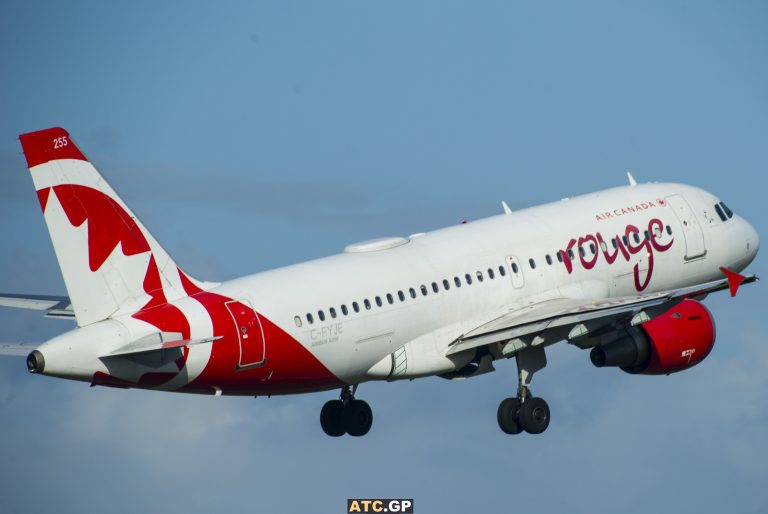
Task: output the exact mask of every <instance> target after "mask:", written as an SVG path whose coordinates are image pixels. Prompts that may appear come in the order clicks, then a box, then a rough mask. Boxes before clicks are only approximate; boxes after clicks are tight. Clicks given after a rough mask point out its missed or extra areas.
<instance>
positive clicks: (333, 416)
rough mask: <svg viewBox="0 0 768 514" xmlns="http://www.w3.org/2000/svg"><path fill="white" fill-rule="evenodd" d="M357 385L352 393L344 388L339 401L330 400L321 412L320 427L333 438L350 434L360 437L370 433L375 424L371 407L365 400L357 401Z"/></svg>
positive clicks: (346, 387)
mask: <svg viewBox="0 0 768 514" xmlns="http://www.w3.org/2000/svg"><path fill="white" fill-rule="evenodd" d="M356 391H357V385H355V386H353V388H352V390H351V391H350V389H349V386H344V387H343V388H342V390H341V394H340V395H339V399H338V400H330V401H329V402H326V404H325V405H323V409H322V410H321V411H320V426H322V427H323V432H325V433H326V434H328V435H329V436H331V437H340V436H342V435H344V434H349V435H351V436H354V437H360V436H363V435H365V434H367V433H368V431H369V430H370V429H371V425H372V424H373V412H372V411H371V407H370V406H369V405H368V404H367V403H366V402H364V401H363V400H356V399H355V392H356Z"/></svg>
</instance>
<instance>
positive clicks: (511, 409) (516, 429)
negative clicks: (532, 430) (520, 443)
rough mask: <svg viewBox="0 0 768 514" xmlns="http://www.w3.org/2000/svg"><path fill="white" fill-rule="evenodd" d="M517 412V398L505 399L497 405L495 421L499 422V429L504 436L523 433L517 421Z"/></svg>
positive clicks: (518, 405)
mask: <svg viewBox="0 0 768 514" xmlns="http://www.w3.org/2000/svg"><path fill="white" fill-rule="evenodd" d="M518 410H520V400H518V399H517V398H506V399H504V400H502V402H501V403H500V404H499V410H498V411H497V413H496V420H497V421H498V422H499V428H501V430H502V432H504V433H505V434H510V435H515V434H519V433H520V432H522V431H523V428H522V427H521V426H520V423H518V421H517V411H518Z"/></svg>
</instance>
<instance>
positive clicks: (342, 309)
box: [341, 303, 349, 316]
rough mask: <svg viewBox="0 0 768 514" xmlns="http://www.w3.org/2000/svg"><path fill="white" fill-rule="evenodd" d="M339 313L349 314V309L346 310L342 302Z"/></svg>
mask: <svg viewBox="0 0 768 514" xmlns="http://www.w3.org/2000/svg"><path fill="white" fill-rule="evenodd" d="M341 313H342V314H343V315H345V316H346V315H347V314H349V311H348V310H347V306H346V305H344V304H343V303H342V304H341Z"/></svg>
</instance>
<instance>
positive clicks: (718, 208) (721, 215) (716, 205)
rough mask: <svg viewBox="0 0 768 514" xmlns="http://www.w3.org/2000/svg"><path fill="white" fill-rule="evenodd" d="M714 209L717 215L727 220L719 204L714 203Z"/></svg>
mask: <svg viewBox="0 0 768 514" xmlns="http://www.w3.org/2000/svg"><path fill="white" fill-rule="evenodd" d="M715 211H717V215H718V216H720V219H721V220H723V221H728V218H726V217H725V213H724V212H723V208H722V207H720V204H715Z"/></svg>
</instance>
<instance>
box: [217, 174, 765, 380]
mask: <svg viewBox="0 0 768 514" xmlns="http://www.w3.org/2000/svg"><path fill="white" fill-rule="evenodd" d="M672 195H680V196H682V197H683V198H684V199H685V200H686V201H687V203H688V204H689V205H690V207H691V216H692V217H693V219H692V220H686V219H682V220H681V217H679V216H678V215H676V213H675V212H674V209H673V207H672V206H671V205H669V204H668V203H667V202H666V201H665V199H666V198H668V197H669V196H672ZM659 200H662V202H661V203H665V204H666V205H660V202H659ZM718 201H719V200H718V199H717V198H716V197H714V196H713V195H711V194H709V193H707V192H705V191H703V190H700V189H697V188H693V187H689V186H684V185H678V184H647V185H637V186H634V187H620V188H615V189H610V190H606V191H601V192H597V193H593V194H588V195H584V196H579V197H575V198H571V199H565V200H561V201H559V202H554V203H550V204H546V205H542V206H538V207H533V208H529V209H524V210H521V211H517V212H513V213H511V214H508V215H499V216H494V217H491V218H486V219H482V220H478V221H474V222H471V223H466V224H462V225H458V226H453V227H449V228H445V229H441V230H436V231H433V232H429V233H426V234H423V235H417V236H412V237H411V238H410V239H409V240H408V242H407V243H405V244H400V245H399V246H396V247H394V248H389V249H384V250H378V251H370V252H351V253H350V252H347V253H343V254H338V255H333V256H330V257H327V258H322V259H318V260H313V261H309V262H305V263H302V264H298V265H294V266H289V267H285V268H280V269H276V270H273V271H267V272H264V273H258V274H255V275H251V276H247V277H243V278H240V279H237V280H233V281H230V282H227V283H225V284H222V285H221V286H220V288H221V290H222V291H224V292H225V293H226V294H227V295H228V296H231V297H233V298H246V299H248V300H250V301H251V303H252V304H253V306H254V307H255V309H256V310H257V311H258V312H260V313H263V314H264V315H266V316H267V317H268V318H270V319H271V320H272V321H273V322H275V323H277V324H279V325H280V326H281V327H282V328H283V329H284V330H286V331H288V332H289V333H290V334H291V335H292V336H294V337H295V338H296V339H297V340H299V341H300V342H301V343H302V344H303V345H305V346H306V347H307V348H308V349H309V350H310V351H311V352H312V353H313V354H314V355H315V356H316V357H317V358H318V359H319V360H320V361H321V362H323V363H324V364H325V365H326V366H327V367H328V368H329V369H331V370H332V371H333V372H334V374H336V375H337V376H338V377H340V378H342V379H343V380H344V381H346V382H348V383H359V382H362V381H365V380H367V379H369V378H371V377H370V376H369V375H368V374H367V372H368V370H369V369H370V368H371V367H372V366H373V365H374V364H376V363H377V362H379V361H380V360H381V359H382V358H383V357H385V356H387V355H388V354H390V353H392V352H393V351H395V350H396V349H398V348H400V347H403V346H404V345H406V344H408V343H411V344H416V345H421V346H422V347H423V348H422V349H420V351H423V352H434V354H435V355H443V354H444V353H445V350H446V348H447V346H448V344H449V343H451V342H453V341H454V340H455V339H456V338H458V337H459V336H461V335H462V334H464V333H466V332H468V331H470V330H472V329H474V328H475V327H477V326H479V325H481V324H483V323H485V322H488V321H490V320H492V319H494V318H497V317H498V316H500V315H501V314H504V313H506V312H508V311H510V310H515V309H518V308H521V307H523V306H525V305H527V304H531V303H534V302H536V301H539V300H542V299H546V298H556V297H563V296H565V297H573V298H585V299H595V300H597V299H604V298H607V297H619V296H628V295H633V294H637V293H638V291H637V289H636V287H635V282H634V267H635V266H636V265H639V269H640V270H641V279H645V277H646V276H647V273H648V272H647V269H648V259H649V255H648V254H647V252H645V251H643V252H639V253H637V254H634V255H631V257H630V259H629V260H626V259H624V258H623V257H622V255H621V254H619V255H618V258H617V259H616V260H615V262H614V263H613V264H611V265H609V264H608V263H607V262H606V259H605V258H603V256H602V254H601V249H600V248H597V249H596V250H597V259H596V261H597V262H596V264H595V266H594V267H593V268H592V269H589V270H587V269H584V267H583V266H582V265H581V264H580V262H579V255H578V253H576V255H575V259H574V261H573V271H572V273H568V271H567V269H566V266H565V265H564V264H563V263H561V262H559V261H558V259H557V256H556V255H557V253H558V251H559V250H565V249H566V247H567V245H568V243H569V241H570V240H571V239H572V238H576V239H578V238H579V237H582V236H585V235H588V234H596V233H597V232H600V233H601V234H602V236H603V238H604V239H605V241H606V242H607V243H608V245H609V250H610V251H611V252H613V251H614V249H613V248H612V246H611V243H610V240H611V238H615V237H617V235H618V236H623V235H624V234H625V231H626V227H627V226H628V225H631V224H632V225H635V226H637V227H638V228H639V229H640V237H643V231H645V230H646V229H647V227H648V223H649V220H651V219H653V218H657V219H660V220H661V221H662V223H663V225H664V227H665V228H664V233H663V235H662V237H661V238H660V239H659V240H660V242H661V243H668V242H670V241H673V244H672V246H671V247H670V248H669V249H668V250H667V251H665V252H655V254H654V255H653V259H654V261H655V262H654V265H653V268H652V276H651V277H650V281H649V282H648V285H647V287H646V288H645V289H644V292H654V291H660V290H668V289H673V288H677V287H684V286H688V285H693V284H697V283H703V282H707V281H711V280H715V279H716V278H718V277H720V276H721V273H720V271H719V266H728V267H730V268H732V269H734V270H736V271H740V270H741V269H743V268H744V267H746V265H747V264H748V263H749V262H750V261H751V260H752V258H753V257H754V255H755V253H756V251H757V246H758V239H757V235H756V233H755V231H754V229H752V227H751V226H750V225H749V224H748V223H747V222H746V221H744V220H743V219H741V218H739V217H738V216H734V217H733V219H731V220H728V221H727V222H723V221H721V220H720V219H719V218H718V217H717V215H716V213H715V204H716V203H717V202H718ZM636 206H640V208H639V209H638V208H637V207H636ZM644 206H647V208H643V207H644ZM632 210H634V211H635V212H632ZM684 222H685V223H694V222H695V223H698V224H699V226H700V230H699V233H700V234H701V237H702V241H701V242H700V243H697V244H703V247H704V251H705V253H704V254H702V255H700V256H696V257H694V258H691V259H687V258H686V247H687V245H686V239H691V238H693V237H696V236H695V235H693V236H692V235H687V234H688V231H687V228H686V227H685V226H684V225H683V223H684ZM666 226H669V227H670V229H671V232H672V233H671V235H670V234H668V233H667V232H666ZM694 230H696V229H694ZM630 243H631V244H635V243H634V242H633V241H630ZM692 244H693V243H692V242H689V243H688V246H689V247H690V246H692ZM585 246H587V248H585V253H586V257H587V258H589V259H592V258H593V257H594V256H593V255H592V254H591V249H590V248H588V245H585ZM573 250H574V251H575V252H578V250H577V246H576V247H573ZM547 255H549V256H550V259H551V262H552V263H551V264H548V261H547ZM529 259H533V260H534V263H535V268H532V267H531V264H530V261H529ZM512 263H514V264H515V265H516V267H517V270H518V271H517V273H515V272H514V271H513V269H512ZM499 267H502V269H503V270H504V276H502V275H501V273H500V271H499ZM489 269H490V270H492V271H493V275H494V278H493V279H491V278H490V277H489V273H488V270H489ZM478 272H480V273H481V274H482V277H483V280H482V282H480V281H479V280H478V275H477V274H478ZM466 275H469V276H470V277H471V278H472V283H471V285H470V284H467V281H466ZM456 278H458V279H459V281H460V284H461V286H460V287H456V282H455V279H456ZM444 280H447V281H448V285H449V287H450V289H448V290H446V289H445V287H444V283H443V282H444ZM433 283H435V284H436V285H437V288H438V292H437V293H435V292H434V290H433V286H432V284H433ZM422 286H424V287H426V291H427V294H426V295H424V294H423V293H422ZM411 289H413V290H414V291H415V292H416V298H412V297H411V294H410V290H411ZM399 291H402V292H403V293H404V294H405V301H401V300H400V298H399V297H398V292H399ZM387 294H390V295H392V297H393V300H394V303H392V304H390V302H389V301H388V300H387ZM377 297H379V298H380V299H381V302H382V306H378V305H377V303H376V298H377ZM366 301H368V302H369V304H370V306H371V307H370V309H367V308H366V307H365V302H366ZM353 302H356V303H357V304H358V305H359V308H360V312H354V310H353V308H352V305H353ZM342 305H344V306H345V307H346V309H347V311H348V314H347V315H344V314H343V313H342V311H341V306H342ZM331 308H333V309H334V310H335V313H336V317H335V318H334V317H332V316H331V314H330V309H331ZM318 311H323V315H324V316H325V320H324V321H321V320H320V319H319V313H318ZM307 314H311V316H312V318H313V323H311V324H310V323H309V321H308V318H307ZM296 317H298V319H299V320H300V321H301V326H300V327H299V326H296V322H295V318H296ZM267 344H268V342H267ZM434 362H435V363H436V364H439V360H437V361H434ZM447 364H448V363H447V362H446V365H447ZM444 371H447V369H429V368H427V369H424V370H422V372H421V373H416V374H417V375H430V374H434V373H437V372H444ZM408 376H411V374H410V373H409V374H408Z"/></svg>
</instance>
